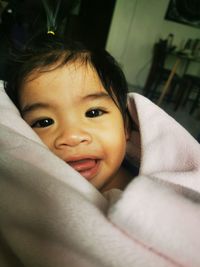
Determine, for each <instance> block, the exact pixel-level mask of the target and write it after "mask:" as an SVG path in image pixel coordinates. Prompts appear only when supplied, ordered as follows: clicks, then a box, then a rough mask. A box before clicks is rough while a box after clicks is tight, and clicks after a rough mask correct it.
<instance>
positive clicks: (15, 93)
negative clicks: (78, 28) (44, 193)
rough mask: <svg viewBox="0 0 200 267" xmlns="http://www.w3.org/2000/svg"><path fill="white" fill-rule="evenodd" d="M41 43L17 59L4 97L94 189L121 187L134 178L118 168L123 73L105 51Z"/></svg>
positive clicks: (124, 132)
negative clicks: (9, 98)
mask: <svg viewBox="0 0 200 267" xmlns="http://www.w3.org/2000/svg"><path fill="white" fill-rule="evenodd" d="M45 39H46V40H43V41H42V42H41V41H40V42H38V43H39V44H37V49H36V47H35V46H33V47H30V45H29V46H28V48H26V49H24V51H22V53H21V54H20V55H18V58H17V62H16V63H17V64H16V65H15V66H14V68H15V72H14V74H12V75H10V77H11V79H10V80H8V82H7V84H6V91H7V93H8V95H9V96H10V97H11V99H12V100H13V102H14V103H15V104H16V106H17V107H18V108H19V110H20V113H21V115H22V117H23V118H24V120H25V121H26V122H27V123H28V124H29V125H30V126H31V127H32V128H33V130H34V131H35V132H36V133H37V134H38V135H39V136H40V138H41V139H42V141H43V142H44V143H45V144H46V145H47V146H48V147H49V149H50V150H51V151H52V152H53V153H55V154H56V155H57V156H58V157H59V158H61V159H62V160H64V161H65V162H66V163H68V164H69V165H70V166H71V167H73V168H74V169H75V170H76V171H78V172H79V173H80V174H81V175H82V176H83V177H85V178H86V179H87V180H88V181H90V182H91V184H93V185H94V186H95V187H96V188H97V189H99V190H100V191H101V192H103V191H105V190H108V189H111V188H119V189H124V188H125V186H126V185H127V184H128V182H129V181H130V180H131V179H132V178H133V176H132V174H130V173H129V172H128V171H126V170H125V169H124V168H123V167H121V164H122V161H123V159H124V156H125V151H126V141H127V139H128V137H129V131H128V117H127V115H126V113H127V103H126V101H127V93H128V90H127V84H126V79H125V77H124V74H123V72H122V71H121V69H120V67H119V66H118V65H117V63H116V62H115V60H114V58H112V56H111V55H109V54H108V53H107V52H106V51H94V50H92V49H91V50H90V49H88V48H86V47H84V46H83V45H81V44H79V43H76V42H69V41H68V42H65V41H64V40H61V39H59V38H58V37H56V36H53V35H47V36H46V38H45ZM40 45H41V47H39V46H40Z"/></svg>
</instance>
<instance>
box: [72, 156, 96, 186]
mask: <svg viewBox="0 0 200 267" xmlns="http://www.w3.org/2000/svg"><path fill="white" fill-rule="evenodd" d="M67 163H68V164H69V165H70V166H71V167H72V168H73V169H74V170H76V171H77V172H79V173H80V174H81V175H82V176H83V177H85V178H86V179H87V180H88V181H90V180H91V179H92V178H93V177H94V176H95V175H96V174H97V173H98V170H99V165H100V160H99V159H92V158H85V159H80V160H71V161H67Z"/></svg>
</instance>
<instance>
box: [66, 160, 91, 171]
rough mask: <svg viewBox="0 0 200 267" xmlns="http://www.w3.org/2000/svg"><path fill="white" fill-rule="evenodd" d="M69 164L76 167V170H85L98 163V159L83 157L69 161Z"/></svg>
mask: <svg viewBox="0 0 200 267" xmlns="http://www.w3.org/2000/svg"><path fill="white" fill-rule="evenodd" d="M68 164H69V165H70V166H71V167H72V168H74V169H75V170H76V171H85V170H88V169H91V168H93V167H94V166H95V165H96V160H94V159H83V160H78V161H69V162H68Z"/></svg>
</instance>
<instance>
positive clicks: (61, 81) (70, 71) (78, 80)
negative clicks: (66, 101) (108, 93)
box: [22, 62, 103, 93]
mask: <svg viewBox="0 0 200 267" xmlns="http://www.w3.org/2000/svg"><path fill="white" fill-rule="evenodd" d="M52 87H54V88H55V89H54V90H55V91H56V88H58V87H65V88H66V89H68V90H69V91H70V92H71V93H72V92H74V93H81V92H82V91H83V92H82V93H84V91H85V90H94V89H99V90H102V89H103V88H102V87H103V86H102V83H101V80H100V79H99V76H98V75H97V73H96V70H95V69H94V67H93V66H92V65H90V64H89V63H85V62H72V63H68V64H66V65H63V66H56V65H53V66H51V67H49V68H48V69H46V68H45V69H39V70H34V71H33V72H32V73H31V74H29V75H28V76H27V78H26V79H25V81H24V83H23V84H22V92H24V91H27V90H29V91H30V90H34V91H38V93H39V92H41V91H45V89H46V90H48V89H49V90H50V89H51V88H52ZM72 89H73V90H72Z"/></svg>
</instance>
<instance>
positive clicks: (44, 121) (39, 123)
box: [31, 118, 54, 128]
mask: <svg viewBox="0 0 200 267" xmlns="http://www.w3.org/2000/svg"><path fill="white" fill-rule="evenodd" d="M53 123H54V121H53V120H52V119H49V118H45V119H41V120H37V121H35V122H34V123H33V124H32V125H31V127H32V128H45V127H48V126H49V125H51V124H53Z"/></svg>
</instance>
